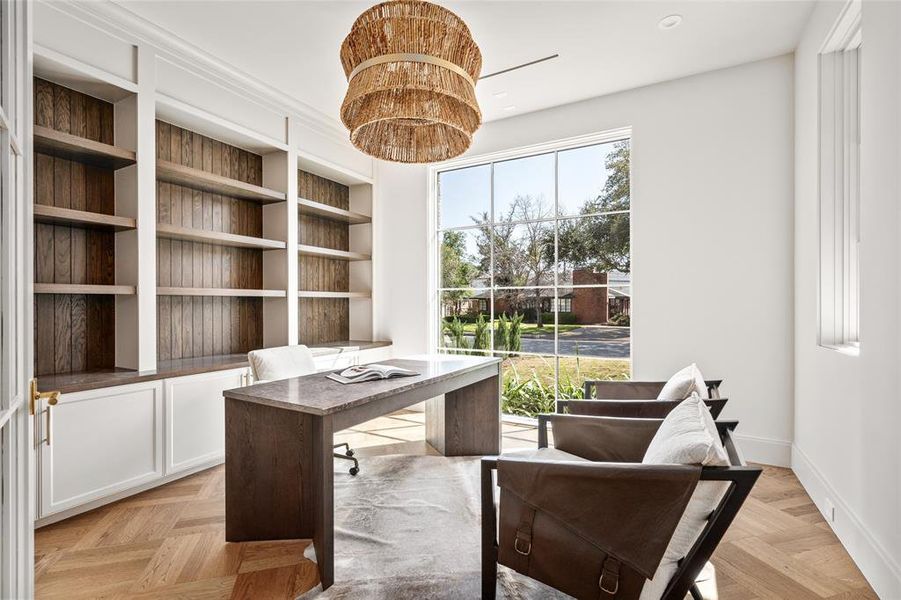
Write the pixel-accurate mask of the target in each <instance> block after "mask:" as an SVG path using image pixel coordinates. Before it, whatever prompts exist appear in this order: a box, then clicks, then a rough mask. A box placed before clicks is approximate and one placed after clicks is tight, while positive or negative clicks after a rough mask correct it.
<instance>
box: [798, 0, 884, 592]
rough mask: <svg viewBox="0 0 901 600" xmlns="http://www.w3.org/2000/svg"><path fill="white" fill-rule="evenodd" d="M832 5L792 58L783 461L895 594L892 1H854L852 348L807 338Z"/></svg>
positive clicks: (877, 580) (835, 6) (813, 300)
mask: <svg viewBox="0 0 901 600" xmlns="http://www.w3.org/2000/svg"><path fill="white" fill-rule="evenodd" d="M842 4H843V3H833V2H829V3H822V4H820V5H819V6H818V7H817V9H816V10H815V11H814V13H813V14H812V16H811V19H810V22H809V23H808V25H807V28H806V29H805V32H804V35H803V38H802V41H801V44H800V46H799V48H798V50H797V52H796V55H795V89H796V96H795V109H796V115H797V116H796V128H795V143H796V148H795V168H796V185H795V274H796V279H795V369H796V371H795V446H794V448H793V456H792V464H793V467H794V469H795V472H796V473H797V474H798V476H799V478H800V479H801V482H802V483H803V484H804V486H805V488H807V490H808V492H809V493H810V495H811V497H812V498H813V500H814V502H816V503H817V505H818V506H819V507H820V509H821V510H822V511H823V512H824V513H826V512H827V510H826V507H827V506H828V503H829V502H832V503H834V505H835V509H836V510H835V522H834V523H833V528H834V529H835V531H836V533H837V534H838V535H839V538H840V539H841V540H842V542H843V543H844V545H845V546H846V548H847V549H848V551H849V552H850V554H851V556H852V557H853V558H854V560H855V561H856V562H857V564H858V566H859V567H860V568H861V570H862V571H863V573H864V575H866V577H867V578H868V579H869V581H870V583H871V584H872V585H873V587H874V589H875V590H876V592H877V593H878V594H879V595H880V596H881V597H883V598H901V567H899V557H901V525H899V522H901V517H899V514H901V491H899V481H901V464H899V462H901V461H899V457H901V443H899V441H898V440H899V435H898V427H899V424H901V419H899V416H901V400H899V393H898V390H899V383H901V381H899V374H901V370H899V368H898V366H899V358H901V355H899V342H898V339H899V335H898V334H899V325H901V322H899V318H898V310H899V306H901V297H899V289H898V274H899V267H901V261H899V254H898V250H899V247H898V242H897V238H898V234H899V212H898V208H899V200H898V197H899V195H898V194H899V185H898V168H899V166H901V164H899V158H901V155H899V128H898V116H899V114H898V113H899V106H901V104H899V103H901V95H899V89H898V77H899V68H901V61H899V56H901V41H899V33H901V32H899V19H901V7H899V5H898V4H896V3H879V2H872V3H870V2H864V4H863V24H862V31H863V50H862V54H861V56H862V67H861V94H862V97H861V212H860V214H861V246H860V260H861V276H860V281H861V309H860V310H861V314H860V338H861V345H860V356H857V357H854V356H848V355H844V354H840V353H838V352H836V351H833V350H826V349H823V348H820V347H818V346H817V310H816V308H817V273H818V254H817V253H818V226H817V219H818V213H817V204H818V201H817V178H818V172H817V145H818V136H817V106H818V100H817V93H818V90H817V85H818V84H817V77H818V69H817V53H818V51H819V48H820V47H821V45H822V44H823V42H824V41H825V39H826V37H827V35H828V33H829V31H830V28H831V27H832V25H833V23H834V22H835V20H836V17H837V16H838V15H839V12H840V10H841V8H842Z"/></svg>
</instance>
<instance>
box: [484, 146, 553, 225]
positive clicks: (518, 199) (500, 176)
mask: <svg viewBox="0 0 901 600" xmlns="http://www.w3.org/2000/svg"><path fill="white" fill-rule="evenodd" d="M553 216H554V155H553V153H550V154H539V155H538V156H529V157H526V158H517V159H515V160H507V161H504V162H499V163H496V164H495V165H494V220H495V222H502V221H510V220H512V221H533V220H536V219H549V218H552V217H553Z"/></svg>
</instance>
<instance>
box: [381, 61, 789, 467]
mask: <svg viewBox="0 0 901 600" xmlns="http://www.w3.org/2000/svg"><path fill="white" fill-rule="evenodd" d="M597 76H603V74H602V73H599V74H597ZM792 77H793V69H792V58H791V57H790V56H782V57H778V58H773V59H770V60H765V61H761V62H756V63H752V64H748V65H743V66H740V67H735V68H730V69H725V70H721V71H715V72H711V73H706V74H702V75H697V76H693V77H689V78H685V79H680V80H676V81H672V82H667V83H662V84H658V85H654V86H649V87H645V88H640V89H636V90H631V91H628V92H624V93H620V94H615V95H610V96H605V97H600V98H594V99H591V100H587V101H584V102H579V103H575V104H570V105H566V106H562V107H557V108H553V109H549V110H544V111H539V112H535V113H530V114H526V115H522V116H519V117H513V118H509V119H504V120H501V121H496V122H491V123H488V124H486V125H485V126H483V127H482V129H481V130H480V131H479V132H478V133H477V135H476V139H475V141H474V145H473V148H472V149H471V150H470V152H469V153H468V154H469V155H479V154H484V153H488V152H493V151H497V150H504V149H510V148H516V147H521V146H526V145H530V144H535V143H539V142H546V141H550V140H556V139H562V138H568V137H573V136H577V135H583V134H587V133H593V132H598V131H604V130H609V129H614V128H619V127H624V126H631V127H632V131H633V146H632V177H633V269H634V273H633V281H634V305H633V330H632V331H633V352H634V377H635V378H637V379H659V378H664V379H665V378H666V377H667V376H669V375H670V374H671V373H672V372H673V371H675V370H676V369H678V368H679V367H682V366H684V365H685V364H686V363H688V362H691V361H696V362H697V363H698V364H699V365H700V367H701V369H702V371H703V372H704V373H706V374H708V375H710V376H711V377H713V376H716V377H723V378H725V379H726V383H725V384H724V388H723V389H724V392H725V393H726V394H727V395H728V396H730V398H731V401H730V404H729V407H728V408H727V413H726V415H725V416H727V417H733V418H740V419H741V421H742V423H741V426H740V428H739V431H740V432H741V433H742V434H743V435H744V436H746V439H745V443H744V446H745V450H746V454H748V455H749V456H750V457H752V458H755V459H757V460H762V461H765V462H768V463H774V464H787V463H788V460H789V456H790V440H791V436H792V427H793V425H792V417H793V411H792V400H791V396H792V388H793V382H792V343H793V342H792V338H793V323H792V261H791V259H790V256H791V253H792V148H793V141H792V140H793V135H792V129H793V125H792V123H793V121H792V97H793V96H792ZM379 178H380V183H381V186H380V187H381V189H382V190H383V193H384V194H385V196H384V197H383V198H382V201H381V202H380V203H379V206H380V209H381V210H383V211H385V212H384V214H383V215H381V218H380V219H379V221H380V223H381V227H382V231H381V235H380V236H379V238H380V240H381V243H382V249H381V252H382V256H383V259H384V260H383V261H382V262H381V263H380V264H381V270H380V277H381V280H380V285H379V289H380V290H381V291H380V293H381V294H386V296H383V297H382V298H381V300H380V302H379V305H380V307H381V310H382V314H381V315H379V316H380V318H379V319H378V322H380V323H381V324H382V325H383V327H384V328H385V331H384V333H385V335H388V336H390V337H391V339H393V340H394V343H395V344H396V345H397V351H398V353H401V352H403V351H406V350H407V349H409V350H411V351H414V350H415V351H423V350H425V349H426V340H427V330H426V327H427V314H426V310H427V307H426V305H425V303H424V302H423V300H424V299H425V292H424V290H425V288H426V285H427V283H426V272H427V269H426V267H427V264H426V245H425V244H426V243H427V233H426V231H425V225H426V210H427V206H426V203H427V187H426V186H427V184H426V171H425V169H424V168H423V167H405V166H397V165H384V164H383V165H380V166H379Z"/></svg>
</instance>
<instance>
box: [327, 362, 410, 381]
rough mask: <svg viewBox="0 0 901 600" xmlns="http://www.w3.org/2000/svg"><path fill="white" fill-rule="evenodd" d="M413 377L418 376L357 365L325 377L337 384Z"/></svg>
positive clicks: (396, 370) (391, 368)
mask: <svg viewBox="0 0 901 600" xmlns="http://www.w3.org/2000/svg"><path fill="white" fill-rule="evenodd" d="M414 375H419V373H417V372H415V371H410V370H408V369H401V368H400V367H392V366H390V365H359V366H355V367H348V368H346V369H344V370H343V371H341V372H340V373H329V374H328V375H326V377H328V378H329V379H331V380H332V381H337V382H338V383H360V382H361V381H376V380H378V379H391V378H392V377H413V376H414Z"/></svg>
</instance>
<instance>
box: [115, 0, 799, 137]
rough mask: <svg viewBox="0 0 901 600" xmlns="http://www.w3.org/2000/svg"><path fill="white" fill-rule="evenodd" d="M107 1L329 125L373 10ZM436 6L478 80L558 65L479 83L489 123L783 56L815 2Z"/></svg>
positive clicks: (198, 0) (334, 5) (238, 1)
mask: <svg viewBox="0 0 901 600" xmlns="http://www.w3.org/2000/svg"><path fill="white" fill-rule="evenodd" d="M116 1H117V2H118V3H119V4H120V5H121V6H123V7H125V8H126V9H127V10H130V11H132V12H134V13H135V14H137V15H138V16H140V17H143V18H144V19H147V20H148V21H150V22H152V23H154V24H155V25H157V26H159V27H161V28H163V29H165V30H167V31H169V32H170V33H172V34H174V35H176V36H178V37H180V38H182V39H183V40H184V41H186V42H188V43H190V44H193V45H195V46H197V47H199V48H201V49H203V50H205V51H206V52H208V53H210V54H212V55H214V56H217V57H219V58H220V59H222V60H224V61H226V62H228V63H230V64H231V65H233V66H235V67H237V68H239V69H241V70H243V71H245V72H246V73H248V74H250V75H252V76H253V77H255V78H257V79H258V80H261V81H263V82H264V83H267V84H269V85H270V86H272V87H274V88H277V89H278V90H280V91H281V92H283V93H285V94H288V95H289V96H293V97H294V98H296V99H298V100H300V101H302V102H304V103H306V104H308V105H311V106H312V107H314V108H316V109H318V110H320V111H321V112H323V113H325V114H326V115H328V116H330V117H332V118H335V119H337V118H338V109H339V107H340V104H341V99H342V97H343V95H344V91H345V88H346V80H345V78H344V73H343V71H342V69H341V65H340V63H339V60H338V50H339V47H340V45H341V42H342V40H343V39H344V37H345V36H346V35H347V33H348V31H349V30H350V27H351V24H352V23H353V21H354V19H355V18H356V17H357V15H358V14H359V13H361V12H362V11H363V10H365V9H366V8H367V7H369V6H371V5H372V4H374V2H355V1H352V2H351V1H349V2H337V1H331V2H308V1H266V0H264V1H251V0H178V1H172V0H116ZM441 4H443V5H444V6H446V7H447V8H449V9H451V10H453V11H454V12H456V13H457V14H458V15H459V16H460V17H462V18H463V19H464V20H465V21H466V22H467V24H468V25H469V27H470V29H471V30H472V33H473V37H474V38H475V40H476V43H478V44H479V46H480V48H481V50H482V56H483V68H482V73H483V74H485V73H492V72H494V71H498V70H501V69H505V68H508V67H511V66H514V65H517V64H520V63H524V62H528V61H531V60H535V59H537V58H541V57H544V56H548V55H551V54H559V55H560V57H559V58H557V59H554V60H551V61H548V62H544V63H541V64H538V65H534V66H531V67H527V68H524V69H522V70H519V71H514V72H512V73H507V74H503V75H499V76H496V77H492V78H489V79H486V80H484V81H482V82H480V83H479V85H478V86H477V92H478V97H479V103H480V105H481V107H482V112H483V116H484V119H485V120H486V121H491V120H495V119H502V118H506V117H511V116H515V115H518V114H522V113H526V112H531V111H535V110H540V109H543V108H549V107H551V106H557V105H560V104H567V103H569V102H575V101H578V100H583V99H585V98H591V97H594V96H600V95H604V94H610V93H613V92H618V91H622V90H627V89H631V88H635V87H640V86H644V85H649V84H652V83H657V82H660V81H666V80H670V79H676V78H679V77H684V76H687V75H691V74H694V73H700V72H704V71H710V70H713V69H720V68H723V67H728V66H732V65H737V64H741V63H746V62H750V61H754V60H759V59H763V58H768V57H772V56H778V55H780V54H785V53H787V52H791V51H792V50H794V48H795V46H796V44H797V41H798V39H799V37H800V34H801V30H802V29H803V27H804V24H805V23H806V21H807V18H808V15H809V14H810V11H811V9H812V6H813V1H812V0H806V1H801V0H798V1H790V0H785V1H782V0H776V1H749V0H748V1H743V0H724V1H718V2H694V1H691V2H644V1H632V2H624V1H610V2H569V1H552V0H546V1H543V2H539V1H531V2H519V1H491V2H488V1H474V0H473V1H469V2H442V3H441ZM673 13H676V14H680V15H682V16H683V17H684V19H683V21H682V23H681V25H679V26H678V27H676V28H674V29H670V30H661V29H660V28H658V26H657V23H658V21H659V20H660V19H661V18H663V17H665V16H667V15H670V14H673ZM503 93H505V95H503V97H497V95H500V94H503ZM509 107H514V108H509Z"/></svg>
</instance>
